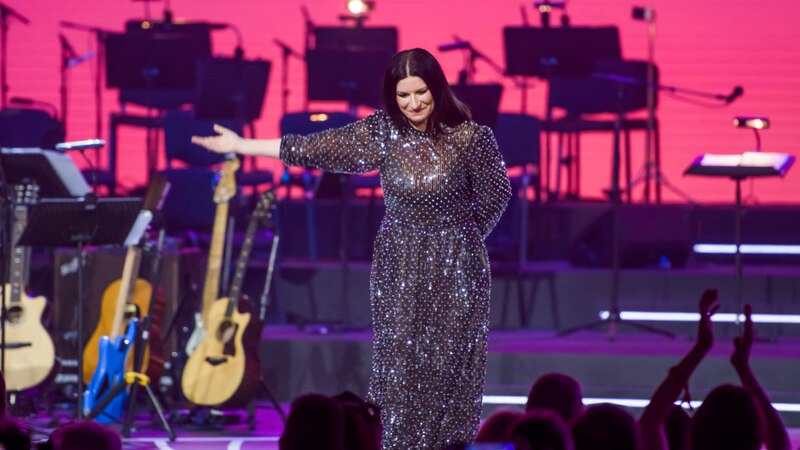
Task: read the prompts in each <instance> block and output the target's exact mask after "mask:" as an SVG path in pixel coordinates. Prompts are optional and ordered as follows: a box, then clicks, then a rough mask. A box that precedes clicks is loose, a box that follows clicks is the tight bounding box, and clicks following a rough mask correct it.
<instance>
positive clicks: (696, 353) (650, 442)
mask: <svg viewBox="0 0 800 450" xmlns="http://www.w3.org/2000/svg"><path fill="white" fill-rule="evenodd" d="M718 309H719V304H718V303H717V290H716V289H706V291H705V292H703V295H702V297H700V304H699V310H700V321H699V322H698V324H697V341H696V342H695V343H694V346H693V347H692V349H691V350H689V353H688V354H687V355H686V356H685V357H684V358H683V359H682V360H681V361H680V362H679V363H678V365H676V366H674V367H673V368H672V369H670V371H669V374H668V375H667V378H666V379H664V381H663V382H661V385H659V386H658V389H656V392H655V393H654V394H653V397H652V398H651V399H650V403H649V404H648V405H647V407H646V408H645V410H644V412H642V416H641V417H640V418H639V432H640V435H641V439H642V448H647V449H654V450H660V449H664V450H666V449H667V448H668V446H667V439H666V436H665V434H664V421H665V420H666V418H667V415H668V414H669V411H670V409H672V405H673V404H674V403H675V400H677V399H678V396H679V395H680V393H681V390H683V389H684V388H685V387H686V385H687V383H688V382H689V377H690V376H691V375H692V373H693V372H694V370H695V369H696V368H697V366H698V365H699V364H700V361H702V360H703V358H704V357H705V356H706V354H707V353H708V351H709V350H711V346H712V345H714V328H713V326H712V324H711V316H712V315H713V314H714V313H715V312H717V310H718Z"/></svg>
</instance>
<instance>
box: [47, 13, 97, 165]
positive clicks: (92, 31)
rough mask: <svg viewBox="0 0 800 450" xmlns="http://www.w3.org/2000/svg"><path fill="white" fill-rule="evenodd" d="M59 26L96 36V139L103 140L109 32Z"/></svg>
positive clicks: (84, 26) (66, 22)
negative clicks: (104, 76) (104, 89)
mask: <svg viewBox="0 0 800 450" xmlns="http://www.w3.org/2000/svg"><path fill="white" fill-rule="evenodd" d="M59 24H60V25H61V26H62V27H64V28H71V29H73V30H80V31H87V32H89V33H93V34H94V35H95V39H96V41H97V48H96V52H97V54H96V57H97V58H96V59H95V77H94V111H95V116H94V137H95V138H97V139H102V137H103V80H104V78H103V68H104V67H105V65H106V52H105V45H106V36H107V35H108V33H109V32H108V31H107V30H104V29H102V28H99V27H94V26H91V25H83V24H79V23H75V22H68V21H65V20H62V21H61V22H59ZM95 167H100V152H97V153H96V154H95Z"/></svg>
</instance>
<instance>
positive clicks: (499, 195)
mask: <svg viewBox="0 0 800 450" xmlns="http://www.w3.org/2000/svg"><path fill="white" fill-rule="evenodd" d="M468 152H469V171H470V174H469V175H470V183H471V185H472V209H473V214H474V216H475V223H476V224H477V225H478V229H479V230H480V231H481V233H482V234H483V237H484V238H485V237H486V236H488V235H489V233H490V232H491V231H492V229H493V228H494V226H495V225H496V224H497V222H498V221H499V220H500V217H501V216H502V215H503V212H504V211H505V209H506V206H507V205H508V201H509V199H510V198H511V183H510V181H509V180H508V173H507V172H506V165H505V163H504V162H503V157H502V155H500V150H499V149H498V148H497V141H496V140H495V138H494V134H492V131H491V130H490V129H489V128H488V127H485V126H479V127H478V128H477V129H476V130H475V134H474V135H473V136H472V142H471V145H470V148H469V149H468Z"/></svg>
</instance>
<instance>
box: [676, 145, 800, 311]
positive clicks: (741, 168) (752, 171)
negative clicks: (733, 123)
mask: <svg viewBox="0 0 800 450" xmlns="http://www.w3.org/2000/svg"><path fill="white" fill-rule="evenodd" d="M794 159H795V158H794V156H792V155H789V154H787V153H766V152H745V153H742V154H740V155H737V154H733V155H715V154H708V153H707V154H704V155H700V156H698V157H697V158H695V160H694V161H693V162H692V164H691V165H690V166H689V167H688V168H687V169H686V171H685V172H684V174H686V175H700V176H717V177H729V178H731V179H733V181H734V182H735V183H736V216H735V219H734V220H735V231H734V234H735V236H734V245H735V246H736V254H735V265H736V297H737V309H736V310H737V311H742V307H743V306H744V305H743V300H742V252H741V245H742V224H741V223H742V180H744V179H746V178H748V177H750V178H752V177H770V176H780V177H783V176H784V175H786V172H787V171H788V170H789V168H790V167H791V166H792V163H794Z"/></svg>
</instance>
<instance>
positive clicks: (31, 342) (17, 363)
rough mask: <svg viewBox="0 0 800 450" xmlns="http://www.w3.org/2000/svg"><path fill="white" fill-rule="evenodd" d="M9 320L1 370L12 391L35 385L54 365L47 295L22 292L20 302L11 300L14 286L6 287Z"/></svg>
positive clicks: (43, 378) (7, 385)
mask: <svg viewBox="0 0 800 450" xmlns="http://www.w3.org/2000/svg"><path fill="white" fill-rule="evenodd" d="M3 292H4V293H5V296H6V299H5V301H6V307H7V308H9V309H8V320H4V323H5V324H7V328H6V343H7V344H6V361H5V362H6V365H5V368H3V370H2V373H3V376H4V377H5V381H6V389H7V390H9V391H21V390H24V389H28V388H32V387H34V386H36V385H38V384H39V383H41V382H42V381H44V380H45V379H46V378H47V376H48V375H49V374H50V372H51V371H52V370H53V366H54V365H55V357H56V352H55V347H54V346H53V340H52V339H51V338H50V335H49V334H48V333H47V330H45V328H44V326H43V325H42V313H43V312H44V308H45V306H46V305H47V300H46V299H45V298H44V297H41V296H40V297H34V298H31V297H29V296H27V295H25V294H22V295H21V299H20V301H19V302H16V303H14V304H10V302H9V300H8V297H9V295H10V294H11V286H10V285H6V287H5V289H4V291H3Z"/></svg>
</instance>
